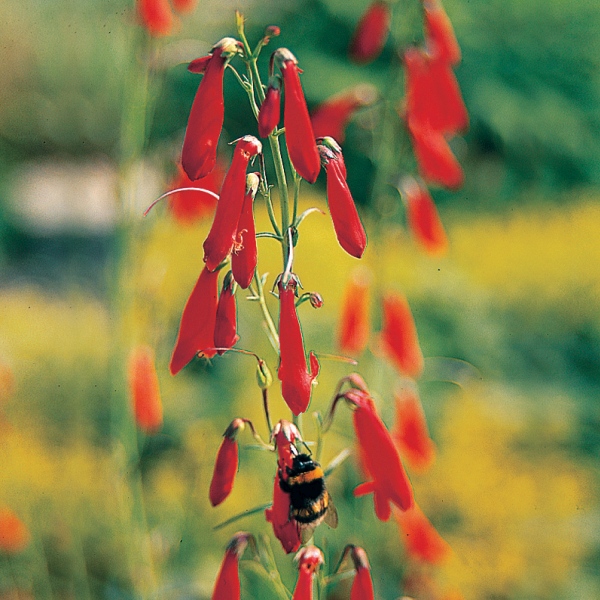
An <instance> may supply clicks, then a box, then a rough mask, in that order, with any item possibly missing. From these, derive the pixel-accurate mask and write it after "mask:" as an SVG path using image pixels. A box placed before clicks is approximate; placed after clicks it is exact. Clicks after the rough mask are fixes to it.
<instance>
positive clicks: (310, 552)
mask: <svg viewBox="0 0 600 600" xmlns="http://www.w3.org/2000/svg"><path fill="white" fill-rule="evenodd" d="M294 560H295V561H296V562H297V563H298V581H297V582H296V587H295V589H294V595H293V596H292V600H312V597H313V590H312V588H313V580H314V578H315V574H316V572H317V569H318V568H319V567H320V566H321V565H322V564H323V562H324V558H323V553H322V552H321V551H320V550H319V549H318V548H317V547H316V546H305V547H304V548H302V549H301V550H300V551H299V552H298V554H297V555H296V557H295V559H294Z"/></svg>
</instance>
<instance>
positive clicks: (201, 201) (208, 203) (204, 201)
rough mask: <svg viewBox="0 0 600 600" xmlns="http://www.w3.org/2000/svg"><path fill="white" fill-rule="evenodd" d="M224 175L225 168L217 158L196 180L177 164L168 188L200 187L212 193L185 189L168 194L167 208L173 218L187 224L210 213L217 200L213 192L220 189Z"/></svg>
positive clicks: (216, 192)
mask: <svg viewBox="0 0 600 600" xmlns="http://www.w3.org/2000/svg"><path fill="white" fill-rule="evenodd" d="M224 175H225V170H224V169H223V168H222V165H221V164H220V161H219V160H217V164H216V166H215V168H214V169H213V170H212V171H211V172H210V173H209V174H208V175H207V176H206V177H203V178H202V179H198V180H196V181H192V180H191V179H190V178H189V177H188V176H187V174H186V172H185V171H184V170H183V167H182V166H181V165H178V167H177V175H176V176H175V178H174V180H173V182H172V183H171V185H170V189H172V190H177V189H180V188H201V189H203V190H208V192H213V193H212V194H210V193H203V192H200V191H198V192H192V191H185V192H177V193H176V194H173V195H171V196H169V209H170V210H171V213H172V214H173V216H174V217H175V219H176V220H177V221H178V222H179V223H182V224H186V225H187V224H191V223H195V222H196V221H198V220H200V219H202V218H204V217H206V216H207V215H209V214H212V213H213V212H214V210H215V206H216V205H217V200H218V196H216V195H215V194H218V192H219V190H220V189H221V184H222V183H223V177H224Z"/></svg>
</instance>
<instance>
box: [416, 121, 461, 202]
mask: <svg viewBox="0 0 600 600" xmlns="http://www.w3.org/2000/svg"><path fill="white" fill-rule="evenodd" d="M409 131H410V134H411V138H412V143H413V150H414V152H415V157H416V159H417V166H418V169H419V173H420V175H421V177H422V178H423V179H424V180H425V181H427V182H428V183H431V184H437V185H441V186H442V187H445V188H448V189H451V190H455V189H458V188H459V187H460V186H461V185H462V184H463V181H464V174H463V170H462V167H461V166H460V163H459V162H458V160H457V159H456V156H454V154H453V153H452V150H451V149H450V146H449V145H448V142H447V141H446V138H445V137H444V136H443V135H442V134H441V133H439V132H438V131H434V130H433V129H431V127H420V126H416V125H411V124H410V123H409Z"/></svg>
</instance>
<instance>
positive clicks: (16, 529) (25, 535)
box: [0, 507, 31, 555]
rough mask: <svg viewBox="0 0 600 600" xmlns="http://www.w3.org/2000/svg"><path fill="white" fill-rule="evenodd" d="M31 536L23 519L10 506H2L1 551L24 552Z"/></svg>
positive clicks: (5, 552)
mask: <svg viewBox="0 0 600 600" xmlns="http://www.w3.org/2000/svg"><path fill="white" fill-rule="evenodd" d="M30 538H31V536H30V534H29V530H28V529H27V526H26V525H25V523H23V521H22V520H21V519H20V518H19V517H18V516H17V515H16V513H15V512H14V511H12V510H11V509H10V508H7V507H2V508H0V552H1V553H4V554H8V555H12V554H18V553H19V552H22V551H23V550H25V548H26V547H27V544H29V540H30Z"/></svg>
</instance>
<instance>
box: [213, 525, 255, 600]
mask: <svg viewBox="0 0 600 600" xmlns="http://www.w3.org/2000/svg"><path fill="white" fill-rule="evenodd" d="M251 537H252V536H251V534H249V533H243V532H241V533H236V534H235V535H234V536H233V538H232V540H231V541H230V542H229V544H228V545H227V549H226V550H225V557H224V558H223V562H222V563H221V568H220V569H219V574H218V575H217V580H216V581H215V588H214V590H213V593H212V596H211V600H240V596H241V586H240V573H239V561H240V556H241V555H242V554H243V553H244V550H245V549H246V546H247V545H248V541H249V539H250V538H251Z"/></svg>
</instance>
